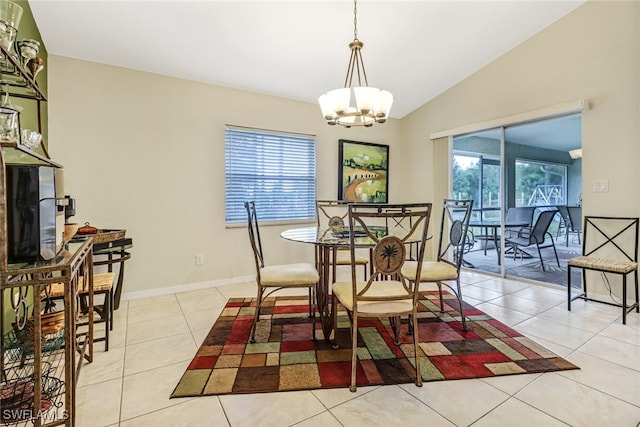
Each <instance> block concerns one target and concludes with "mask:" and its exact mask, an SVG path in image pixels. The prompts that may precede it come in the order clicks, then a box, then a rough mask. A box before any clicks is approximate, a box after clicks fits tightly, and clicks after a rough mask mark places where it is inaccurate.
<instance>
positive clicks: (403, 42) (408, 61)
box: [29, 0, 584, 118]
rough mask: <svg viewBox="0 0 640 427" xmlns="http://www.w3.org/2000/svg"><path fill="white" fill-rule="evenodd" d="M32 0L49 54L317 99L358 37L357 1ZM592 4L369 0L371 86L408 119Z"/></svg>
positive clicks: (339, 80)
mask: <svg viewBox="0 0 640 427" xmlns="http://www.w3.org/2000/svg"><path fill="white" fill-rule="evenodd" d="M29 3H30V6H31V9H32V11H33V15H34V18H35V20H36V23H37V25H38V28H39V29H40V33H41V35H42V39H43V41H44V43H45V45H46V47H47V50H48V52H49V54H55V55H61V56H67V57H72V58H78V59H82V60H87V61H93V62H98V63H104V64H111V65H116V66H121V67H126V68H131V69H135V70H141V71H147V72H152V73H158V74H163V75H167V76H173V77H178V78H184V79H188V80H194V81H200V82H205V83H211V84H215V85H221V86H227V87H232V88H237V89H244V90H248V91H252V92H258V93H263V94H268V95H274V96H278V97H283V98H287V99H293V100H301V101H308V102H312V103H316V102H317V99H318V96H319V95H320V94H322V93H324V92H326V91H328V90H330V89H335V88H338V87H341V86H343V85H344V80H345V75H346V70H347V64H348V60H349V52H350V51H349V48H348V44H349V42H351V41H352V40H353V2H351V1H350V0H333V1H305V0H297V1H291V0H290V1H269V0H262V1H260V0H255V1H248V2H247V1H233V0H228V1H202V0H200V1H178V0H168V1H153V0H128V1H115V0H103V1H97V0H82V1H60V0H30V1H29ZM582 3H584V0H576V1H572V0H556V1H553V0H552V1H549V0H530V1H523V0H509V1H482V0H473V1H455V0H446V1H445V0H442V1H416V0H414V1H399V0H395V1H393V0H387V1H376V0H360V2H359V3H358V13H357V19H358V38H359V39H360V40H361V41H362V42H363V43H364V48H363V50H362V53H363V58H364V63H365V65H366V71H367V76H368V80H369V85H371V86H374V87H378V88H382V89H386V90H389V91H390V92H391V93H392V94H393V95H394V104H393V107H392V109H391V117H394V118H402V117H404V116H405V115H407V114H409V113H411V112H412V111H414V110H415V109H417V108H418V107H420V106H421V105H423V104H424V103H426V102H428V101H429V100H431V99H433V98H434V97H436V96H437V95H439V94H441V93H443V92H444V91H446V90H447V89H449V88H450V87H452V86H454V85H455V84H457V83H458V82H460V81H462V80H463V79H465V78H466V77H468V76H469V75H471V74H473V73H474V72H475V71H477V70H479V69H480V68H482V67H483V66H485V65H487V64H488V63H490V62H491V61H493V60H494V59H496V58H498V57H499V56H501V55H502V54H504V53H505V52H507V51H508V50H510V49H512V48H513V47H515V46H517V45H518V44H520V43H522V42H523V41H524V40H526V39H527V38H529V37H531V36H532V35H534V34H536V33H537V32H539V31H541V30H542V29H544V28H545V27H547V26H549V25H550V24H552V23H553V22H554V21H556V20H558V19H559V18H561V17H562V16H564V15H566V14H567V13H569V12H571V11H572V10H573V9H575V8H576V7H578V6H580V5H581V4H582ZM318 114H319V109H318Z"/></svg>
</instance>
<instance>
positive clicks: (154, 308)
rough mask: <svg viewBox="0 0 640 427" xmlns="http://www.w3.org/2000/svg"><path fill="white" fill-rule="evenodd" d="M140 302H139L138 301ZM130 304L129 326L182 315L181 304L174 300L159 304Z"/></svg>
mask: <svg viewBox="0 0 640 427" xmlns="http://www.w3.org/2000/svg"><path fill="white" fill-rule="evenodd" d="M136 301H138V300H136ZM132 302H133V301H131V302H130V304H129V313H128V324H129V325H131V324H132V323H138V322H144V321H147V320H156V319H162V318H163V317H174V316H180V315H182V310H181V309H180V304H178V301H177V300H176V299H175V297H174V298H173V300H172V301H165V302H159V303H157V304H142V305H133V304H131V303H132Z"/></svg>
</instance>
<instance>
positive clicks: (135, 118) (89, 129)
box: [49, 1, 640, 292]
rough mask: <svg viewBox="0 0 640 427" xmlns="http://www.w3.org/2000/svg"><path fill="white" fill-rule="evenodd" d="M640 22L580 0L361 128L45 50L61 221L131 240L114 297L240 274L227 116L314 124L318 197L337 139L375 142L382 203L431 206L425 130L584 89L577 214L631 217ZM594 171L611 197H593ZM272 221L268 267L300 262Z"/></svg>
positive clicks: (304, 106)
mask: <svg viewBox="0 0 640 427" xmlns="http://www.w3.org/2000/svg"><path fill="white" fill-rule="evenodd" d="M639 28H640V2H638V1H633V2H602V3H601V2H589V3H587V4H585V5H584V6H582V7H580V8H578V9H577V10H576V11H574V12H573V13H571V14H570V15H568V16H566V17H565V18H563V19H561V20H560V21H558V22H557V23H555V24H554V25H552V26H551V27H549V28H547V29H546V30H544V31H543V32H541V33H539V34H538V35H536V36H534V37H532V38H531V39H529V40H528V41H526V42H525V43H523V44H522V45H521V46H519V47H517V48H515V49H513V50H512V51H510V52H509V53H507V54H506V55H504V56H503V57H501V58H499V59H498V60H496V61H495V62H493V63H492V64H490V65H488V66H487V67H485V68H483V69H482V70H480V71H478V72H477V73H475V74H474V75H472V76H471V77H469V78H467V79H466V80H465V81H463V82H461V83H460V84H458V85H457V86H455V87H454V88H452V89H450V90H448V91H447V92H445V93H444V94H442V95H441V96H439V97H438V98H436V99H435V100H433V101H431V102H429V103H427V104H425V105H424V106H423V107H421V108H420V109H418V110H417V111H415V112H414V113H412V114H411V115H409V116H407V117H406V118H404V119H403V120H402V121H395V120H391V121H390V122H389V123H388V124H387V125H385V126H379V127H374V128H371V129H343V128H338V127H329V126H327V125H325V124H324V123H323V122H322V120H321V117H320V113H319V108H318V106H317V105H316V104H309V103H303V102H295V101H289V100H284V99H279V98H274V97H269V96H264V95H258V94H253V93H247V92H242V91H237V90H233V89H228V88H222V87H216V86H210V85H205V84H201V83H195V82H189V81H184V80H179V79H174V78H169V77H164V76H159V75H153V74H148V73H143V72H137V71H131V70H126V69H122V68H117V67H111V66H105V65H100V64H94V63H89V62H84V61H77V60H74V59H70V58H65V57H59V56H53V55H50V57H49V114H50V127H49V131H50V141H51V152H52V155H53V157H54V158H55V159H56V160H58V161H59V162H61V163H62V164H64V165H65V179H66V187H67V192H68V193H69V194H72V195H73V196H74V197H76V198H77V199H78V215H77V216H76V217H75V220H76V221H78V222H84V221H91V223H92V224H94V225H96V226H99V227H104V228H108V227H123V228H126V229H127V230H128V232H127V233H128V235H130V236H131V237H133V238H134V239H135V248H134V251H133V258H132V260H131V261H130V267H128V268H129V270H128V272H127V282H126V286H127V288H126V289H125V292H131V291H142V290H148V289H153V288H162V287H171V286H178V285H183V284H189V283H197V282H205V281H215V280H223V279H228V278H232V277H237V276H246V275H253V274H254V273H253V265H252V264H251V258H250V255H249V251H250V249H249V245H248V242H247V236H246V231H245V230H244V229H243V228H240V229H226V228H225V225H224V151H223V150H224V133H223V131H224V125H225V123H229V124H235V125H242V126H251V127H260V128H267V129H276V130H283V131H292V132H301V133H311V134H316V135H317V140H318V197H319V198H334V197H335V196H336V187H337V157H338V153H337V150H338V148H337V147H338V139H340V138H347V139H353V140H362V141H369V142H376V143H384V144H389V145H390V146H391V149H390V200H391V201H392V202H406V201H415V200H426V201H430V200H432V199H433V197H434V194H440V192H441V189H438V191H436V189H434V184H433V183H434V176H433V169H434V168H433V167H434V165H433V146H432V143H431V142H430V141H429V139H428V136H429V134H431V133H433V132H437V131H441V130H445V129H450V128H454V127H458V126H462V125H467V124H470V123H476V122H482V121H485V120H490V119H495V118H499V117H503V116H509V115H513V114H516V113H521V112H526V111H531V110H536V109H539V108H544V107H547V106H551V105H554V104H560V103H563V102H566V101H570V100H575V99H579V98H585V99H588V100H589V101H590V102H591V105H592V108H591V109H590V110H589V111H586V112H585V113H584V116H583V147H584V153H585V158H584V161H583V187H584V195H583V196H584V206H585V213H586V214H605V215H640V190H638V187H639V186H638V182H639V176H638V164H639V163H640V152H639V149H638V147H639V145H640V126H639V124H638V123H639V122H640V121H639V120H638V117H640V115H639V113H640V111H639V107H638V103H639V99H640V87H639V75H640V59H639V57H638V55H639V53H638V52H639V51H640V33H639V31H640V30H639ZM434 66H435V65H434ZM621 153H623V154H622V155H621ZM595 179H608V180H609V187H610V191H609V192H608V193H592V192H591V191H590V189H591V187H592V181H593V180H595ZM283 228H284V227H268V228H266V229H265V231H264V232H263V233H264V234H265V241H266V242H267V244H266V246H267V249H266V250H267V251H268V254H269V255H268V262H270V263H279V262H289V261H294V260H303V259H305V260H310V259H312V252H311V250H310V248H306V247H302V246H300V245H297V244H293V243H290V242H284V241H282V240H281V239H280V238H279V237H278V234H279V233H280V231H282V230H283ZM198 253H202V254H204V255H205V259H206V263H205V265H204V266H199V267H196V265H195V262H194V260H195V254H198Z"/></svg>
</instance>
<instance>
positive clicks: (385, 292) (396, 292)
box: [332, 280, 413, 315]
mask: <svg viewBox="0 0 640 427" xmlns="http://www.w3.org/2000/svg"><path fill="white" fill-rule="evenodd" d="M366 285H367V283H366V282H357V284H356V286H357V287H356V289H357V291H356V292H361V291H362V290H363V289H364V288H365V286H366ZM332 291H333V295H334V296H335V297H336V298H338V299H339V300H340V301H342V305H343V306H344V308H346V309H347V310H349V311H353V288H352V285H351V282H336V283H334V284H333V286H332ZM367 296H369V297H376V298H390V297H394V296H398V297H402V296H404V298H405V299H402V300H397V301H393V300H385V301H359V302H358V314H361V315H364V314H367V315H384V314H386V313H392V312H398V311H399V312H407V311H411V308H412V307H413V299H412V297H411V295H409V296H407V291H406V290H405V289H404V287H403V286H402V284H401V283H400V282H397V281H393V280H380V281H376V282H373V283H372V284H371V288H369V289H368V290H367Z"/></svg>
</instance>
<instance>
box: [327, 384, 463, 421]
mask: <svg viewBox="0 0 640 427" xmlns="http://www.w3.org/2000/svg"><path fill="white" fill-rule="evenodd" d="M414 387H415V385H414ZM331 413H332V414H333V415H334V416H335V417H336V418H337V419H338V421H340V422H341V423H342V424H343V425H345V426H393V425H397V426H418V425H428V426H453V425H454V424H453V423H451V422H450V421H448V420H447V419H446V418H444V417H443V416H442V415H440V414H438V413H437V412H436V411H434V410H433V409H431V408H429V407H428V406H427V405H425V404H424V403H422V402H421V401H420V400H418V399H416V398H414V397H412V396H411V395H409V394H407V393H406V392H405V391H403V390H402V389H401V388H400V387H397V386H388V387H380V388H377V389H376V390H373V391H371V392H370V393H365V394H363V395H362V396H359V397H357V398H355V399H352V400H349V401H348V402H345V403H343V404H341V405H338V406H336V407H335V408H332V409H331Z"/></svg>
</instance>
